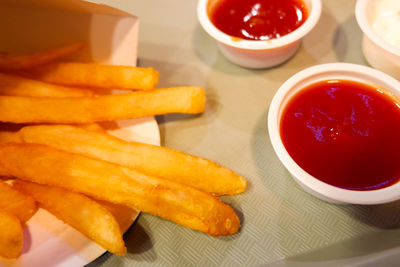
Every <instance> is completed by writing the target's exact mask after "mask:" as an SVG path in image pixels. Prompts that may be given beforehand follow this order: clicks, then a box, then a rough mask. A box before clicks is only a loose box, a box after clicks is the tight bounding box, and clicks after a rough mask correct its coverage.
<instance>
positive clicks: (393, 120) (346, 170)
mask: <svg viewBox="0 0 400 267" xmlns="http://www.w3.org/2000/svg"><path fill="white" fill-rule="evenodd" d="M399 103H400V102H399V100H398V99H396V98H395V97H393V96H390V95H389V94H388V93H387V92H386V91H384V90H382V89H379V88H378V87H375V86H372V85H367V84H363V83H359V82H354V81H347V80H328V81H322V82H318V83H314V84H312V85H310V86H308V87H306V88H304V89H303V90H302V91H300V92H298V93H297V94H296V95H295V96H294V97H293V98H292V99H291V100H290V101H289V102H288V104H287V106H286V107H285V109H284V110H283V115H282V118H281V128H280V134H281V137H282V140H283V143H284V145H285V147H286V149H287V151H288V152H289V154H290V156H291V157H292V158H293V159H294V161H296V162H297V164H298V165H299V166H300V167H302V168H303V169H304V170H305V171H306V172H308V173H309V174H311V175H312V176H314V177H315V178H317V179H319V180H321V181H323V182H326V183H328V184H330V185H333V186H337V187H341V188H345V189H351V190H374V189H379V188H384V187H387V186H390V185H392V184H394V183H396V182H398V181H399V179H400V160H399V159H400V157H399V153H400V104H399Z"/></svg>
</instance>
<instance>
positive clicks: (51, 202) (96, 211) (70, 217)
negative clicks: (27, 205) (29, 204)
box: [13, 180, 126, 256]
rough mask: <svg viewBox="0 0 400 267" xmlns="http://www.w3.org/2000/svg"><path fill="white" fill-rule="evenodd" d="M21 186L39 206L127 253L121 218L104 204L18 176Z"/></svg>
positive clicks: (113, 249)
mask: <svg viewBox="0 0 400 267" xmlns="http://www.w3.org/2000/svg"><path fill="white" fill-rule="evenodd" d="M13 186H15V187H16V188H17V189H18V190H21V191H22V192H24V193H26V194H29V195H31V196H32V197H33V198H34V199H35V200H36V201H38V202H39V205H40V207H42V208H44V209H45V210H47V211H48V212H50V213H52V214H53V215H54V216H56V217H57V218H58V219H60V220H62V221H63V222H65V223H67V224H68V225H70V226H72V227H73V228H75V229H76V230H78V231H79V232H81V233H82V234H84V235H85V236H86V237H88V238H89V239H91V240H93V241H94V242H96V243H97V244H99V245H100V246H102V247H103V248H105V249H106V250H108V251H110V252H112V253H114V254H117V255H121V256H122V255H124V254H125V253H126V247H125V243H124V240H123V239H122V233H121V230H120V228H119V225H118V222H117V221H116V219H115V218H114V216H113V215H112V214H111V212H109V211H108V210H107V209H106V208H105V207H103V206H102V205H100V204H99V203H97V202H96V201H94V200H92V199H90V198H88V197H86V196H84V195H82V194H79V193H74V192H71V191H68V190H65V189H62V188H58V187H52V186H46V185H39V184H35V183H30V182H26V181H19V180H16V181H15V182H14V184H13Z"/></svg>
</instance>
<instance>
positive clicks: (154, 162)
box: [0, 125, 246, 195]
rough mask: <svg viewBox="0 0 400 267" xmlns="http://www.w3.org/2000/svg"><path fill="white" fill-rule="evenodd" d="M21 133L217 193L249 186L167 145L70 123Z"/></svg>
mask: <svg viewBox="0 0 400 267" xmlns="http://www.w3.org/2000/svg"><path fill="white" fill-rule="evenodd" d="M18 135H19V137H20V138H21V139H22V140H23V142H26V143H37V144H44V145H49V146H52V147H54V148H58V149H61V150H64V151H68V152H72V153H79V154H82V155H86V156H89V157H93V158H98V159H102V160H105V161H109V162H113V163H116V164H119V165H122V166H125V167H128V168H132V169H135V170H138V171H140V172H143V173H146V174H149V175H153V176H158V177H162V178H166V179H169V180H172V181H175V182H178V183H181V184H185V185H189V186H192V187H195V188H198V189H200V190H203V191H206V192H209V193H212V194H215V195H232V194H238V193H241V192H243V191H244V190H245V189H246V180H245V179H244V178H243V177H241V176H239V175H238V174H236V173H234V172H233V171H231V170H229V169H227V168H224V167H222V166H220V165H218V164H217V163H215V162H212V161H210V160H207V159H203V158H199V157H195V156H191V155H188V154H185V153H182V152H179V151H176V150H173V149H169V148H165V147H159V146H154V145H147V144H142V143H137V142H126V141H123V140H121V139H119V138H116V137H113V136H111V135H109V134H107V133H105V132H104V133H101V132H93V131H87V130H85V129H81V128H77V127H73V126H68V125H38V126H26V127H24V128H22V129H21V130H20V132H19V133H18ZM0 141H1V133H0Z"/></svg>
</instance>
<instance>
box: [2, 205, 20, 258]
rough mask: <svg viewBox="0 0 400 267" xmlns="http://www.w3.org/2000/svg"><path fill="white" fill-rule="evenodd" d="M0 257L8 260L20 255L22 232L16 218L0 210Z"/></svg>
mask: <svg viewBox="0 0 400 267" xmlns="http://www.w3.org/2000/svg"><path fill="white" fill-rule="evenodd" d="M0 233H1V237H0V256H1V257H4V258H8V259H12V258H18V257H19V255H20V254H21V250H22V243H23V231H22V226H21V222H20V221H19V220H18V219H17V217H15V216H13V215H11V214H9V213H8V212H5V211H3V210H0Z"/></svg>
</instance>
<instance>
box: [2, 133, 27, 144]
mask: <svg viewBox="0 0 400 267" xmlns="http://www.w3.org/2000/svg"><path fill="white" fill-rule="evenodd" d="M0 142H1V143H21V142H22V139H21V133H20V132H12V131H0Z"/></svg>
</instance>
